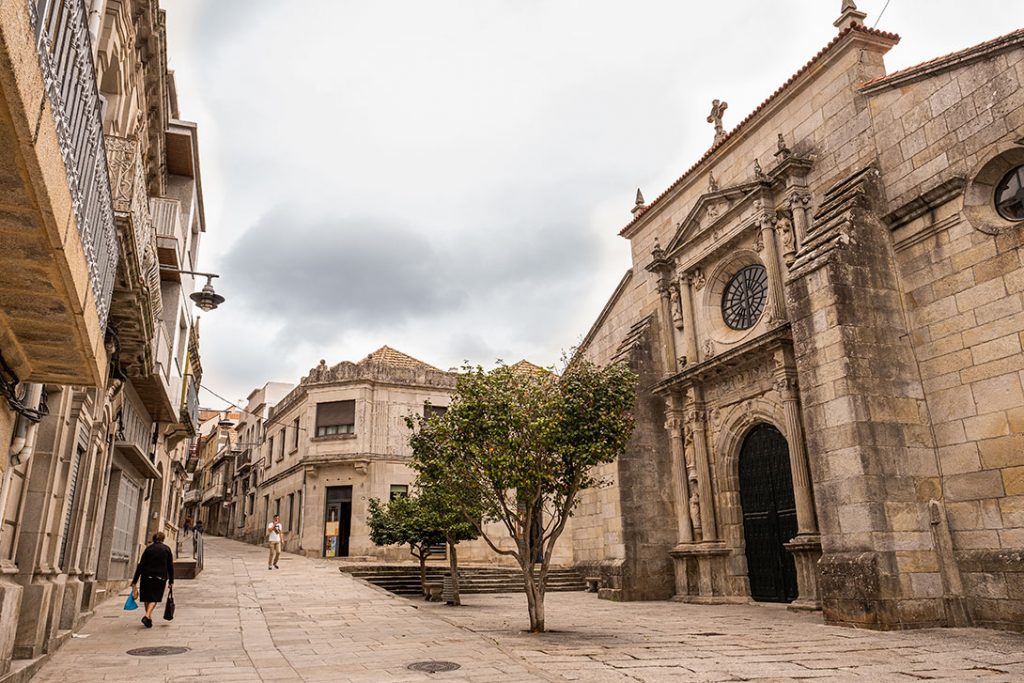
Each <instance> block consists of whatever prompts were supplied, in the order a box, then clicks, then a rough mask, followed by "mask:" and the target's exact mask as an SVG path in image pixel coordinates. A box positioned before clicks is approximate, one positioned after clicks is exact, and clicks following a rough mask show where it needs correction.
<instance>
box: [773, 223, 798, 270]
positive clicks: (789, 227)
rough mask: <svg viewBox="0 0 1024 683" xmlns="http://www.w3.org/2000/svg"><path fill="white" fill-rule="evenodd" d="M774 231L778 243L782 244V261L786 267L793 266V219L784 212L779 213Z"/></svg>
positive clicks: (794, 251)
mask: <svg viewBox="0 0 1024 683" xmlns="http://www.w3.org/2000/svg"><path fill="white" fill-rule="evenodd" d="M775 229H776V230H777V231H778V233H779V241H780V242H781V243H782V259H783V260H784V261H785V262H786V267H787V268H788V267H790V266H792V265H793V261H795V260H796V240H795V239H794V237H793V219H792V218H790V217H789V214H787V213H786V212H784V211H781V212H779V214H778V220H777V221H776V223H775Z"/></svg>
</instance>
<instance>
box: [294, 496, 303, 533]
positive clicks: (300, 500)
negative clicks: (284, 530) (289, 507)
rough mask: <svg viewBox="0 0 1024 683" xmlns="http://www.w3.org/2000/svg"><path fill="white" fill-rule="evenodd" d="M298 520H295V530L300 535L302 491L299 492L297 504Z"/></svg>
mask: <svg viewBox="0 0 1024 683" xmlns="http://www.w3.org/2000/svg"><path fill="white" fill-rule="evenodd" d="M297 507H298V511H299V518H298V520H296V522H297V523H296V525H295V530H296V531H297V532H298V533H300V534H301V533H302V491H299V504H298V506H297Z"/></svg>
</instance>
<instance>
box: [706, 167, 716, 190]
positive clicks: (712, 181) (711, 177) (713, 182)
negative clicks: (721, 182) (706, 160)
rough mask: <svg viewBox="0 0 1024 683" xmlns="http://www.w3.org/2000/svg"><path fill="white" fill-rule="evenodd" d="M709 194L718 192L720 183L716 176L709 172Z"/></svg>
mask: <svg viewBox="0 0 1024 683" xmlns="http://www.w3.org/2000/svg"><path fill="white" fill-rule="evenodd" d="M708 192H718V181H717V180H715V174H714V173H712V172H711V171H708Z"/></svg>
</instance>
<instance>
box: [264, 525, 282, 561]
mask: <svg viewBox="0 0 1024 683" xmlns="http://www.w3.org/2000/svg"><path fill="white" fill-rule="evenodd" d="M283 540H284V531H283V530H282V529H281V516H280V515H274V521H273V522H271V523H270V524H268V525H267V545H268V546H270V557H269V558H267V569H280V567H278V566H277V561H278V560H279V559H280V558H281V542H282V541H283Z"/></svg>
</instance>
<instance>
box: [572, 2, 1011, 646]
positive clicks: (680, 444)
mask: <svg viewBox="0 0 1024 683" xmlns="http://www.w3.org/2000/svg"><path fill="white" fill-rule="evenodd" d="M863 19H864V14H863V13H861V12H859V11H858V10H857V8H856V7H855V5H854V3H853V2H849V1H847V2H844V3H843V12H842V16H841V17H840V18H839V20H837V21H836V26H837V28H838V29H839V33H838V35H836V36H835V38H834V39H833V40H832V41H831V42H830V43H829V44H828V45H826V46H825V47H824V48H823V49H822V50H821V51H820V52H819V53H818V54H816V55H814V56H813V57H812V58H811V59H810V61H808V62H807V63H806V65H804V66H803V67H802V68H801V69H800V70H799V71H798V72H797V73H796V74H794V75H793V76H791V77H790V78H789V79H788V80H786V81H785V82H784V83H783V84H782V85H781V86H780V87H779V88H778V90H776V91H775V92H774V94H772V95H771V96H770V97H768V99H766V100H765V101H764V102H763V103H762V104H761V105H759V106H758V107H757V108H756V109H755V110H754V111H753V112H751V113H750V114H749V115H748V116H747V117H746V118H745V119H743V121H741V122H740V123H739V124H738V125H737V126H735V128H733V129H732V130H731V131H728V132H727V131H726V128H725V126H724V125H723V123H722V117H723V113H724V111H725V108H726V106H727V105H726V104H725V102H724V101H722V102H720V101H716V102H715V103H714V106H713V108H712V111H711V115H710V116H709V117H708V122H709V123H712V124H714V127H715V132H714V140H713V142H712V143H711V147H710V149H709V150H708V151H707V152H706V153H705V154H704V155H703V156H702V157H701V158H700V159H699V160H698V162H697V163H696V164H695V165H694V166H693V167H692V168H690V169H689V170H687V171H686V172H685V173H684V174H683V175H682V176H681V177H679V179H678V180H676V181H675V182H674V183H672V185H671V186H670V187H669V188H668V189H667V190H665V191H664V192H663V193H662V194H661V195H660V196H658V197H657V198H656V199H654V200H653V201H651V202H650V203H647V202H646V201H645V200H644V198H643V196H642V194H641V193H639V192H638V194H637V199H636V206H635V207H634V209H633V219H632V220H631V221H630V222H629V223H628V225H626V226H625V227H624V228H623V229H622V232H621V235H622V236H623V237H625V238H626V239H628V240H629V241H630V245H631V253H632V262H633V263H632V267H631V269H630V270H629V271H628V272H627V273H626V275H625V276H624V277H623V278H622V280H621V282H620V283H619V285H618V287H617V289H616V290H615V292H614V293H613V295H612V297H611V299H610V300H609V301H608V303H607V305H606V306H605V308H604V310H603V311H602V312H601V314H600V317H599V318H598V319H597V321H596V322H595V323H594V325H593V327H592V329H591V330H590V332H589V333H588V334H587V335H586V337H585V339H584V341H583V344H582V347H581V353H582V354H584V355H585V356H586V357H589V358H591V359H593V360H595V361H597V362H602V363H603V362H610V361H613V360H625V361H628V362H629V363H631V364H632V365H633V367H634V368H636V370H637V371H638V373H639V375H640V378H641V386H640V395H639V399H638V402H637V408H636V415H637V429H636V432H635V434H634V436H633V438H632V442H631V444H630V446H629V448H628V450H627V452H626V453H625V454H624V455H623V456H622V457H621V458H619V460H618V461H617V462H616V463H614V464H612V465H609V466H607V468H606V471H605V472H603V474H604V475H605V476H606V477H608V478H609V479H611V480H612V481H613V482H614V485H613V486H611V487H608V488H604V489H598V490H592V491H588V492H585V493H584V496H583V500H582V502H581V505H580V508H579V513H578V515H577V516H576V518H575V520H574V527H573V544H574V549H575V555H576V561H577V565H578V566H579V567H581V568H583V569H584V570H585V571H586V573H588V574H591V575H593V576H595V577H599V578H600V581H601V591H600V592H601V595H602V596H603V597H607V598H611V599H621V600H633V599H665V598H670V597H671V598H672V599H674V600H678V601H682V602H697V603H717V602H723V603H726V602H746V601H749V600H755V601H772V602H783V603H789V604H790V606H791V607H793V608H803V609H809V610H814V609H821V610H822V611H823V614H824V620H825V621H826V622H828V623H836V624H850V625H856V626H863V627H871V628H879V629H900V628H911V627H924V626H936V625H946V626H958V625H967V624H974V625H979V626H991V627H998V628H1009V629H1015V630H1024V557H1022V553H1024V433H1022V432H1024V395H1022V390H1021V382H1022V379H1024V361H1022V358H1024V356H1022V353H1021V342H1022V339H1024V307H1022V291H1024V268H1022V263H1021V243H1022V240H1024V189H1022V186H1024V91H1022V90H1021V87H1020V85H1021V83H1022V82H1024V30H1019V31H1015V32H1013V33H1010V34H1008V35H1005V36H1003V37H1000V38H996V39H994V40H991V41H989V42H985V43H983V44H980V45H976V46H974V47H971V48H968V49H965V50H962V51H960V52H955V53H952V54H948V55H946V56H943V57H938V58H936V59H933V60H931V61H928V62H925V63H923V64H920V65H918V66H914V67H911V68H908V69H905V70H902V71H899V72H896V73H886V70H885V66H884V63H883V57H884V56H885V54H886V53H887V52H888V51H889V50H890V49H891V48H892V47H893V46H894V45H896V44H897V42H898V41H899V37H898V36H896V35H894V34H891V33H886V32H883V31H879V30H875V29H870V28H866V27H865V25H864V23H863ZM711 136H712V131H711V126H709V127H708V137H709V141H711Z"/></svg>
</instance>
